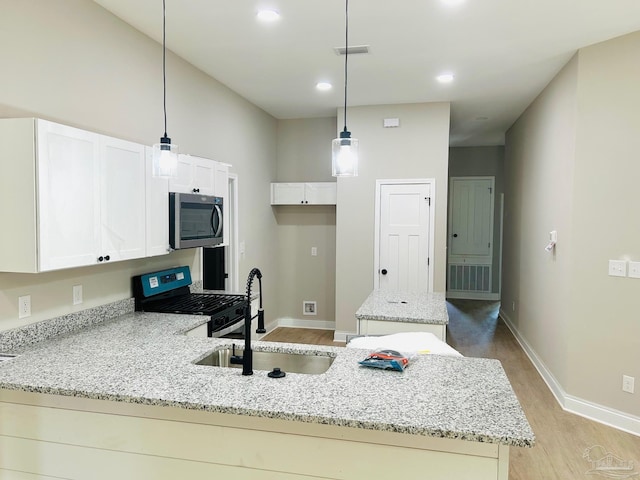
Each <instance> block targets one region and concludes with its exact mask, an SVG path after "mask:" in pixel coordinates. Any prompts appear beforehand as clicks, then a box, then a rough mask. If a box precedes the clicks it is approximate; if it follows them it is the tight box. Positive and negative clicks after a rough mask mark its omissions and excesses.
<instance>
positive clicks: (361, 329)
mask: <svg viewBox="0 0 640 480" xmlns="http://www.w3.org/2000/svg"><path fill="white" fill-rule="evenodd" d="M401 332H429V333H433V334H434V335H435V336H436V337H438V339H439V340H442V341H443V342H446V341H447V326H446V325H437V324H429V323H407V322H401V321H395V322H386V321H382V320H358V335H392V334H394V333H401Z"/></svg>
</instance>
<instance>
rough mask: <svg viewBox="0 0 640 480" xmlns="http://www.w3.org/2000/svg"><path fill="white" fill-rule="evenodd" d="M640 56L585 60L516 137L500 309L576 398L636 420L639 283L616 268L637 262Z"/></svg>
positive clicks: (619, 45) (510, 159)
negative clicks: (610, 270) (630, 386)
mask: <svg viewBox="0 0 640 480" xmlns="http://www.w3.org/2000/svg"><path fill="white" fill-rule="evenodd" d="M638 54H640V33H635V34H631V35H628V36H625V37H621V38H618V39H614V40H611V41H608V42H605V43H602V44H598V45H595V46H591V47H587V48H584V49H582V50H580V51H579V53H578V54H577V56H576V57H574V59H573V60H572V61H571V62H570V63H569V64H568V65H567V66H566V67H565V68H564V69H563V70H562V71H561V72H560V74H559V75H558V76H557V77H556V78H555V79H554V80H553V81H552V82H551V84H550V85H549V86H548V87H547V88H546V89H545V90H544V91H543V93H542V94H541V95H540V97H539V98H538V99H536V101H535V102H534V103H533V104H532V105H531V106H530V107H529V108H528V109H527V111H526V112H525V113H524V114H523V116H522V117H521V118H520V119H519V120H518V121H517V122H516V124H515V125H514V126H513V127H512V128H511V129H510V130H509V132H508V133H507V137H506V138H507V143H506V147H507V148H506V153H507V155H506V162H505V173H506V185H507V190H506V192H507V193H506V205H507V216H506V218H505V249H504V253H505V255H504V262H503V265H504V267H503V274H504V277H503V278H504V283H503V298H502V299H503V306H502V308H503V310H504V312H505V313H506V315H507V316H508V317H509V318H510V319H511V320H512V322H513V323H514V324H515V325H516V327H517V329H518V331H519V332H520V334H521V335H522V337H523V338H524V339H525V341H526V342H527V343H528V344H529V345H530V346H531V347H532V349H533V350H534V351H535V353H536V354H537V355H538V357H539V359H540V360H541V361H542V363H543V364H544V365H545V366H546V368H547V369H548V370H549V372H550V374H551V375H552V376H553V377H554V378H555V380H556V381H557V383H558V384H559V386H560V388H561V389H562V390H563V391H564V392H565V393H566V394H567V395H568V396H569V397H577V398H578V399H581V400H585V401H586V402H589V403H591V404H596V405H602V406H605V407H607V408H609V409H612V410H615V411H618V412H623V413H624V414H630V415H632V416H635V417H636V418H637V417H638V416H640V402H639V401H638V395H639V393H638V390H637V389H636V393H635V394H628V393H624V392H622V390H621V384H622V375H623V374H626V375H631V376H634V377H636V379H638V378H640V322H638V315H637V312H636V309H635V307H636V305H637V297H638V287H639V286H640V280H637V279H631V278H616V277H610V276H608V274H607V263H608V260H609V259H632V260H636V261H638V260H640V228H639V227H638V220H637V215H636V213H635V211H636V208H635V205H636V204H637V203H638V200H637V197H636V193H637V185H636V183H637V179H638V178H640V162H638V160H637V158H638V151H640V140H639V137H638V135H637V132H638V131H640V118H639V117H638V115H637V112H638V111H639V110H640V96H639V95H638V84H640V66H638V62H637V58H638ZM552 229H556V230H557V231H558V246H557V249H556V253H555V254H554V255H552V254H549V253H546V252H544V250H543V247H544V244H545V243H546V241H547V234H548V231H549V230H552ZM512 302H516V310H515V311H512V308H511V305H512ZM569 397H567V398H569Z"/></svg>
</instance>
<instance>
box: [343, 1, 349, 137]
mask: <svg viewBox="0 0 640 480" xmlns="http://www.w3.org/2000/svg"><path fill="white" fill-rule="evenodd" d="M344 24H345V28H344V130H343V131H345V132H346V131H347V83H348V82H347V75H348V70H347V60H348V59H349V0H345V12H344Z"/></svg>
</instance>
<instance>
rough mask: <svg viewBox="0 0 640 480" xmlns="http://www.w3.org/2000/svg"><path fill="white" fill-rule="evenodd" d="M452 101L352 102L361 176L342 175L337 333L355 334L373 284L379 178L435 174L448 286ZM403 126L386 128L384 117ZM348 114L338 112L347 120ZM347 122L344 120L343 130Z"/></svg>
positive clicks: (438, 233)
mask: <svg viewBox="0 0 640 480" xmlns="http://www.w3.org/2000/svg"><path fill="white" fill-rule="evenodd" d="M449 110H450V109H449V104H448V103H431V104H406V105H377V106H366V107H349V108H348V110H347V115H348V118H347V126H348V128H349V130H350V131H351V132H352V136H353V138H357V139H358V140H359V141H360V163H359V176H358V177H352V178H344V177H342V178H339V179H338V207H337V217H336V331H337V332H336V333H337V334H338V335H339V334H340V332H342V333H349V332H351V333H355V331H356V319H355V312H356V310H357V309H358V308H359V307H360V305H361V304H362V302H363V301H364V300H365V299H366V297H367V296H368V295H369V293H371V290H372V289H373V264H374V252H373V244H374V202H375V186H376V179H403V178H434V179H435V181H436V184H435V185H436V197H435V259H432V260H433V262H432V266H433V268H434V291H436V292H444V291H445V269H446V232H447V168H448V149H449ZM388 117H389V118H395V117H398V118H400V127H399V128H387V129H385V128H383V126H382V122H383V119H384V118H388ZM342 118H343V115H342V113H341V112H338V119H339V120H340V121H341V120H342ZM342 128H343V125H341V124H339V125H338V130H342Z"/></svg>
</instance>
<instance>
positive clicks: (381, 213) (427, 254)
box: [374, 179, 435, 292]
mask: <svg viewBox="0 0 640 480" xmlns="http://www.w3.org/2000/svg"><path fill="white" fill-rule="evenodd" d="M434 199H435V180H434V179H426V180H425V179H409V180H377V181H376V199H375V201H376V206H375V246H374V252H375V253H374V255H375V259H374V288H375V289H390V290H397V291H428V292H431V291H433V264H432V263H433V262H432V261H431V259H432V258H433V254H434V238H433V235H434V214H433V212H434V211H435V202H434Z"/></svg>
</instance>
